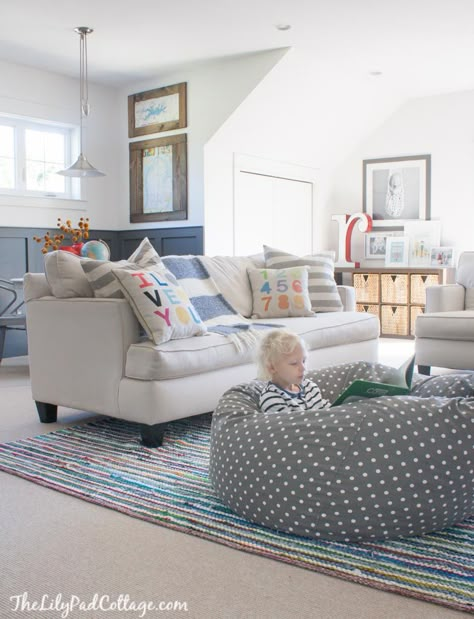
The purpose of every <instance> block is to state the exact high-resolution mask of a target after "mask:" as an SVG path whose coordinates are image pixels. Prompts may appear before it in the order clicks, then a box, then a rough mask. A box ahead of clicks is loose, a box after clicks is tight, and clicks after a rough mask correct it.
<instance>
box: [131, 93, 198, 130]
mask: <svg viewBox="0 0 474 619" xmlns="http://www.w3.org/2000/svg"><path fill="white" fill-rule="evenodd" d="M186 124H187V119H186V82H182V83H180V84H173V85H172V86H164V87H163V88H155V89H154V90H146V91H144V92H138V93H136V94H134V95H129V97H128V137H129V138H135V137H137V136H140V135H150V134H151V133H161V132H162V131H172V130H174V129H184V127H186Z"/></svg>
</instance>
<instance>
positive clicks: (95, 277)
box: [81, 237, 161, 299]
mask: <svg viewBox="0 0 474 619" xmlns="http://www.w3.org/2000/svg"><path fill="white" fill-rule="evenodd" d="M134 265H135V266H139V267H141V268H144V267H148V266H152V265H161V258H160V256H159V255H158V254H157V252H156V251H155V249H154V247H153V245H152V244H151V243H150V241H149V240H148V238H147V237H145V238H144V239H143V240H142V242H141V243H140V245H139V246H138V247H137V249H136V250H135V251H134V252H133V254H132V255H131V256H130V257H129V258H128V260H119V261H118V262H110V261H108V260H91V259H89V258H83V259H82V260H81V266H82V269H83V271H84V274H85V276H86V278H87V280H88V281H89V284H90V286H91V287H92V290H93V291H94V296H95V297H99V298H102V299H113V298H123V296H124V294H123V292H122V289H121V287H120V285H119V283H118V280H117V278H116V277H114V275H113V273H112V270H113V269H126V268H129V267H133V266H134Z"/></svg>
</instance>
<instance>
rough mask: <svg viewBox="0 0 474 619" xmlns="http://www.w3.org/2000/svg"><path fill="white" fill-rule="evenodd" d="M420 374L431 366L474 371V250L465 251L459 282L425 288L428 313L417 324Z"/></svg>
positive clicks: (416, 334) (458, 271)
mask: <svg viewBox="0 0 474 619" xmlns="http://www.w3.org/2000/svg"><path fill="white" fill-rule="evenodd" d="M415 358H416V363H417V365H418V372H419V373H420V374H426V375H429V374H430V371H431V367H432V366H435V367H443V368H451V369H456V370H474V251H468V252H463V253H462V254H461V255H460V257H459V262H458V266H457V270H456V283H455V284H443V285H440V286H429V287H427V288H426V308H425V313H424V314H420V315H419V316H418V317H417V319H416V323H415Z"/></svg>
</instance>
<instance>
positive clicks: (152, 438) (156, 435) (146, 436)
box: [141, 423, 168, 447]
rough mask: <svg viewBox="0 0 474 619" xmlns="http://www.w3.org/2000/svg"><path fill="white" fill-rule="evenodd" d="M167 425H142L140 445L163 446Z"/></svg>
mask: <svg viewBox="0 0 474 619" xmlns="http://www.w3.org/2000/svg"><path fill="white" fill-rule="evenodd" d="M167 425H168V424H167V423H155V424H154V425H152V426H147V425H146V424H143V425H142V429H141V435H142V445H145V447H160V446H161V445H162V444H163V436H164V435H165V431H166V426H167Z"/></svg>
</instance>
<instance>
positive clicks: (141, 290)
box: [112, 265, 206, 344]
mask: <svg viewBox="0 0 474 619" xmlns="http://www.w3.org/2000/svg"><path fill="white" fill-rule="evenodd" d="M112 275H113V276H114V277H116V278H117V280H118V283H119V285H120V287H121V289H122V291H123V293H124V294H125V297H126V298H127V300H128V302H129V303H130V305H131V307H132V309H133V311H134V313H135V316H136V317H137V319H138V321H139V322H140V324H141V325H142V327H143V328H144V329H145V331H146V333H147V335H148V337H149V338H150V339H151V340H152V341H153V342H154V343H155V344H161V343H162V342H167V341H168V340H175V339H180V338H187V337H192V336H193V335H203V334H204V333H205V332H206V327H205V326H204V324H203V322H202V320H201V318H200V316H199V314H198V313H197V311H196V309H195V308H194V307H193V305H192V304H191V301H190V300H189V297H188V295H187V294H186V292H185V291H184V290H183V288H182V287H181V286H180V285H179V284H178V282H177V281H176V278H175V277H174V275H172V274H171V273H170V272H169V271H167V270H166V269H164V268H163V267H162V266H161V265H160V266H155V267H149V268H148V269H140V268H138V269H137V268H120V269H112Z"/></svg>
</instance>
